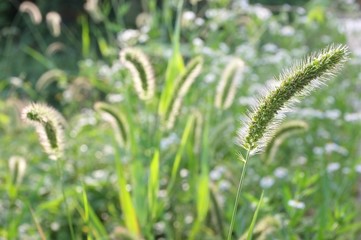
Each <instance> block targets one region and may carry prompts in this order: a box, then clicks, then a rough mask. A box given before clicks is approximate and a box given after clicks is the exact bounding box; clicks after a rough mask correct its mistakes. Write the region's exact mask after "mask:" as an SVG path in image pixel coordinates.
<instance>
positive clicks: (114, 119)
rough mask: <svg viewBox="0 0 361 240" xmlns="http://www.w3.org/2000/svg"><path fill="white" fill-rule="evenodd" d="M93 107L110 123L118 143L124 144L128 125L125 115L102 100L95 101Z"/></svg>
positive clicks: (126, 138) (127, 133)
mask: <svg viewBox="0 0 361 240" xmlns="http://www.w3.org/2000/svg"><path fill="white" fill-rule="evenodd" d="M94 109H95V110H96V111H97V112H99V113H101V114H102V116H103V118H104V119H105V120H106V121H108V122H109V123H110V124H111V126H112V128H113V130H114V131H115V139H116V140H117V142H118V144H120V145H121V146H125V145H126V144H127V141H128V135H129V125H128V122H127V119H126V117H125V115H124V114H123V113H122V112H121V111H117V109H115V108H114V107H112V106H111V105H109V104H107V103H104V102H97V103H95V104H94Z"/></svg>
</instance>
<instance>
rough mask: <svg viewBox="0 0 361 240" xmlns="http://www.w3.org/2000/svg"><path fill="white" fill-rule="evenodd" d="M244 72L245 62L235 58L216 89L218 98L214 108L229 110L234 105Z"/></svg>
mask: <svg viewBox="0 0 361 240" xmlns="http://www.w3.org/2000/svg"><path fill="white" fill-rule="evenodd" d="M243 70H244V62H243V61H242V60H241V59H238V58H234V59H233V60H232V61H230V62H229V64H228V65H227V67H226V68H225V69H224V71H223V72H222V75H221V79H220V81H219V83H218V85H217V89H216V96H215V99H214V106H215V107H216V108H218V109H227V108H229V107H230V106H231V105H232V103H233V101H234V98H235V96H236V93H237V88H238V85H239V83H240V79H241V77H242V71H243Z"/></svg>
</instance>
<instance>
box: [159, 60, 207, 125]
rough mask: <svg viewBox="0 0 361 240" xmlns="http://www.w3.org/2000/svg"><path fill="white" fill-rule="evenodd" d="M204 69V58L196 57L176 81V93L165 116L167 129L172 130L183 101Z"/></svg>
mask: <svg viewBox="0 0 361 240" xmlns="http://www.w3.org/2000/svg"><path fill="white" fill-rule="evenodd" d="M202 67H203V58H201V57H196V58H194V59H192V60H191V61H190V62H189V63H188V64H187V66H186V69H185V71H184V72H183V73H182V74H181V75H180V76H179V77H178V78H177V79H176V82H175V86H176V88H177V90H176V92H174V93H173V98H172V101H171V103H170V105H169V109H168V111H167V114H166V116H165V127H166V129H168V130H169V129H172V128H173V126H174V124H175V121H176V118H177V116H178V115H179V113H180V110H181V108H182V104H183V99H184V97H185V96H186V95H187V93H188V92H189V89H190V88H191V86H192V84H193V83H194V81H195V80H196V78H197V77H198V76H199V74H200V73H201V71H202Z"/></svg>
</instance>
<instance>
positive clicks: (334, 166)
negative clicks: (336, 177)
mask: <svg viewBox="0 0 361 240" xmlns="http://www.w3.org/2000/svg"><path fill="white" fill-rule="evenodd" d="M339 169H340V163H338V162H333V163H329V164H328V165H327V172H329V173H332V172H335V171H337V170H339Z"/></svg>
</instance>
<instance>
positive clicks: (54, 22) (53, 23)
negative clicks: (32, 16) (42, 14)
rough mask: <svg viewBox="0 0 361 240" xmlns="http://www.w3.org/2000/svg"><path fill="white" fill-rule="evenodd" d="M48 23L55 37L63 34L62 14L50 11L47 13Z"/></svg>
mask: <svg viewBox="0 0 361 240" xmlns="http://www.w3.org/2000/svg"><path fill="white" fill-rule="evenodd" d="M46 23H47V25H48V28H49V31H50V33H51V35H52V36H53V37H59V36H60V34H61V16H60V14H59V13H57V12H48V13H47V14H46Z"/></svg>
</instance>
